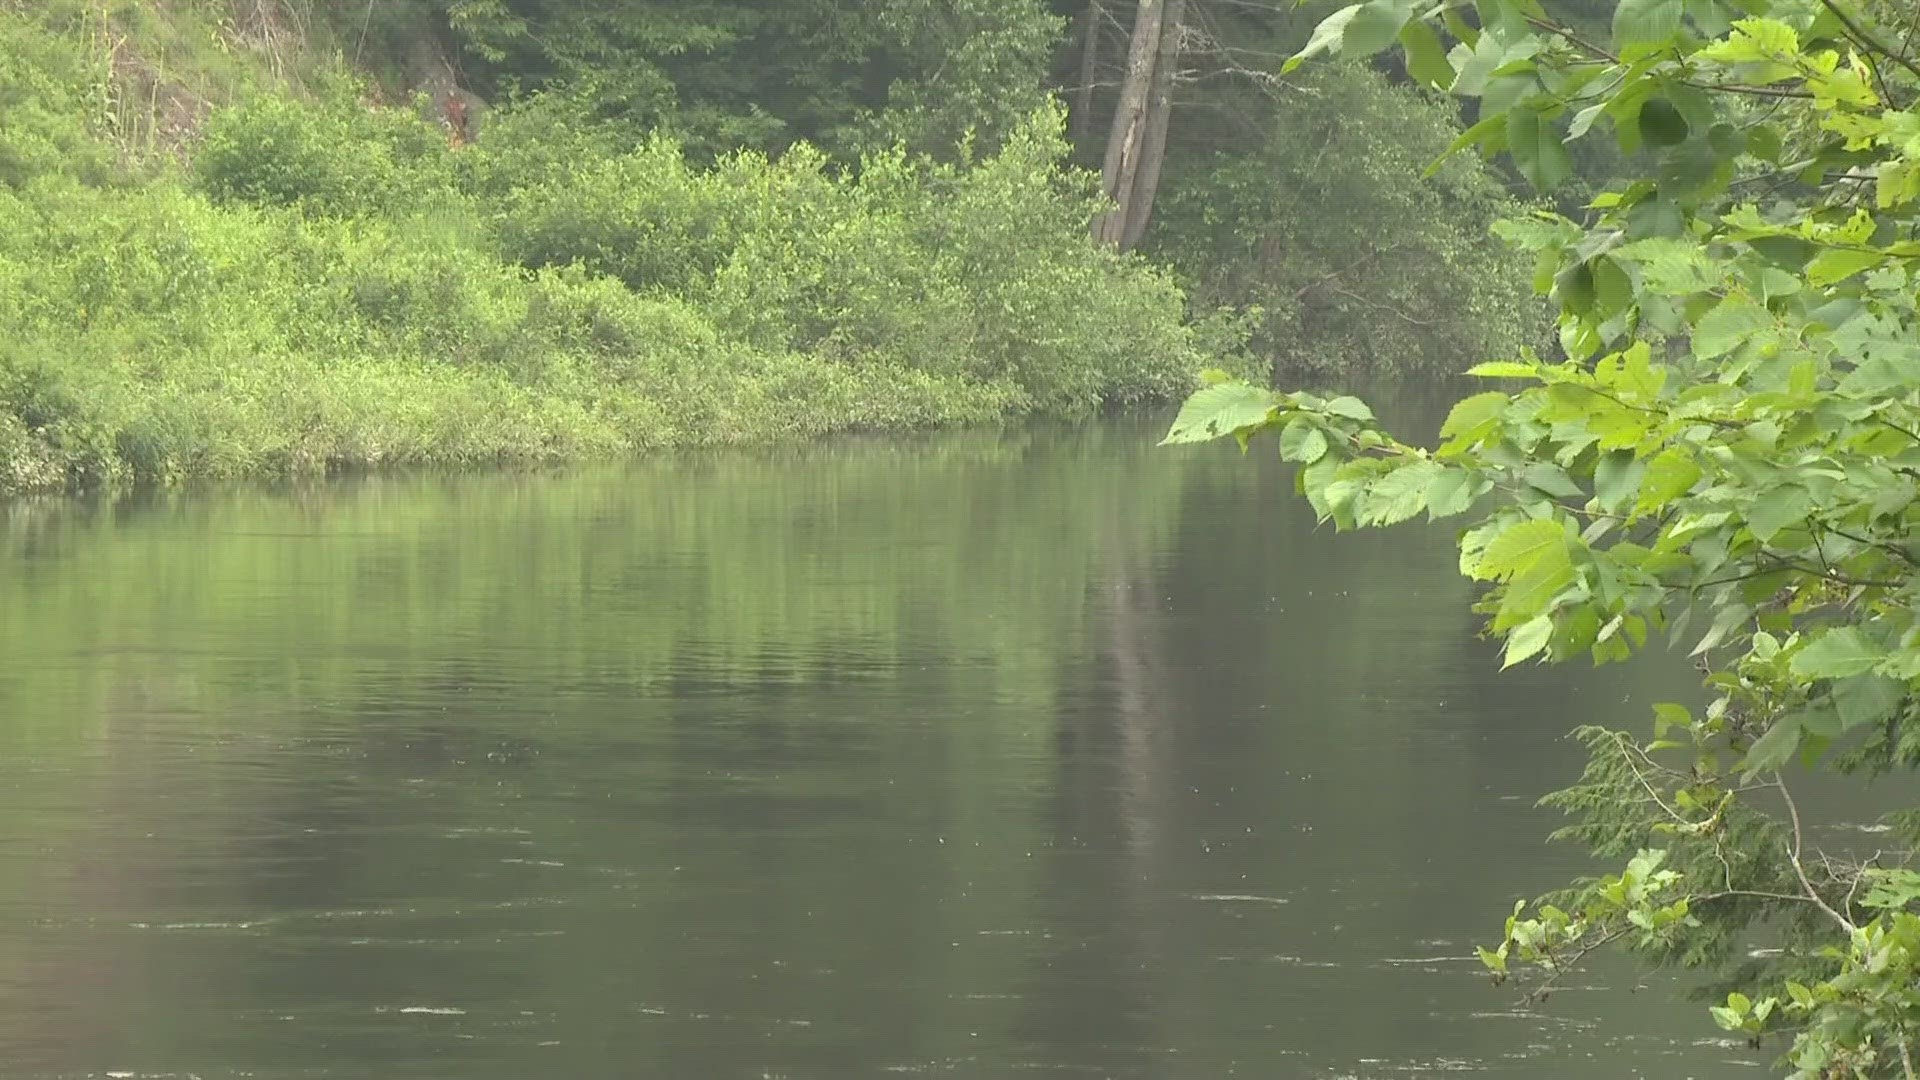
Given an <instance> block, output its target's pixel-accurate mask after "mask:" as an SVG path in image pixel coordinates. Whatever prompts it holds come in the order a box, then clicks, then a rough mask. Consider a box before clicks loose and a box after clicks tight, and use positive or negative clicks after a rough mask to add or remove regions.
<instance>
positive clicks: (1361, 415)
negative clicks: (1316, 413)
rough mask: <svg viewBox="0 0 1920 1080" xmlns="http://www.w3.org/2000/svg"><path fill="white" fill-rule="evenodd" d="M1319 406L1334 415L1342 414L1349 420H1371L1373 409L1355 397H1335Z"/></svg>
mask: <svg viewBox="0 0 1920 1080" xmlns="http://www.w3.org/2000/svg"><path fill="white" fill-rule="evenodd" d="M1321 408H1322V409H1323V410H1325V411H1326V412H1329V413H1331V414H1333V415H1334V416H1344V417H1346V418H1347V419H1349V420H1371V419H1373V410H1372V409H1369V408H1367V403H1366V402H1364V401H1361V400H1360V399H1359V398H1357V397H1337V398H1334V399H1333V400H1332V401H1329V402H1327V403H1326V404H1325V405H1322V406H1321Z"/></svg>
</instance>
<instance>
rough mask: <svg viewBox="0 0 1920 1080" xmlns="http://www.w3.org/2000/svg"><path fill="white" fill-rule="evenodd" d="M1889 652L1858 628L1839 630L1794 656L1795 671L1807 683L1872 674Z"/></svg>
mask: <svg viewBox="0 0 1920 1080" xmlns="http://www.w3.org/2000/svg"><path fill="white" fill-rule="evenodd" d="M1884 659H1886V650H1884V649H1882V648H1881V647H1880V643H1879V642H1877V641H1874V640H1873V639H1872V638H1870V637H1868V636H1867V635H1866V634H1865V633H1864V632H1863V631H1861V630H1860V629H1859V628H1858V627H1853V626H1837V627H1834V628H1833V629H1831V630H1829V631H1827V632H1826V633H1824V634H1822V635H1820V636H1819V637H1817V638H1814V639H1813V641H1812V642H1811V643H1810V644H1808V645H1807V647H1806V648H1804V649H1801V650H1800V651H1799V652H1798V653H1795V654H1794V657H1793V663H1792V665H1791V666H1792V670H1793V673H1794V674H1795V675H1798V676H1800V677H1801V678H1804V679H1844V678H1846V677H1848V676H1850V675H1859V674H1861V673H1862V672H1865V671H1870V670H1872V668H1873V666H1874V665H1875V664H1878V663H1879V662H1880V661H1882V660H1884Z"/></svg>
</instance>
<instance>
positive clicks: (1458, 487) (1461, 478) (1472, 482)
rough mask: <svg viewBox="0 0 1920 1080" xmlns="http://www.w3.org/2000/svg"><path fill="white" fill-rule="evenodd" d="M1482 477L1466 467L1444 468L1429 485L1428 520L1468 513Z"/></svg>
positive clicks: (1476, 495) (1477, 493)
mask: <svg viewBox="0 0 1920 1080" xmlns="http://www.w3.org/2000/svg"><path fill="white" fill-rule="evenodd" d="M1479 486H1480V478H1479V477H1477V476H1475V475H1474V474H1473V473H1471V472H1468V471H1467V470H1465V469H1443V470H1441V471H1440V472H1439V473H1438V474H1436V475H1435V476H1434V478H1433V483H1432V484H1429V485H1428V486H1427V520H1428V521H1437V520H1439V519H1440V518H1443V517H1452V516H1453V515H1455V514H1463V513H1466V511H1467V508H1468V507H1470V506H1472V505H1473V500H1474V499H1475V498H1477V497H1478V495H1479V492H1478V491H1476V490H1475V489H1476V488H1478V487H1479Z"/></svg>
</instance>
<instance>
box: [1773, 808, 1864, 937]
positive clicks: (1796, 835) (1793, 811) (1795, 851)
mask: <svg viewBox="0 0 1920 1080" xmlns="http://www.w3.org/2000/svg"><path fill="white" fill-rule="evenodd" d="M1773 786H1774V787H1776V788H1778V789H1779V790H1780V798H1781V799H1782V800H1783V801H1784V802H1785V803H1786V804H1787V817H1788V818H1790V819H1791V820H1792V822H1793V847H1792V848H1791V849H1790V850H1789V851H1788V856H1789V859H1788V861H1790V862H1791V863H1792V864H1793V873H1794V876H1796V877H1798V878H1799V879H1800V887H1801V888H1803V889H1805V890H1806V891H1807V899H1809V900H1812V901H1813V902H1814V903H1815V904H1817V905H1819V907H1820V910H1821V911H1824V912H1826V913H1827V914H1828V915H1829V916H1831V917H1832V919H1833V921H1834V922H1836V923H1839V924H1840V928H1841V929H1842V930H1845V931H1846V932H1847V934H1848V935H1849V936H1851V935H1852V934H1853V932H1854V925H1853V923H1851V922H1849V921H1848V920H1847V917H1846V916H1845V915H1842V914H1840V913H1839V912H1838V911H1835V910H1834V909H1833V905H1832V904H1829V903H1827V901H1826V900H1825V899H1824V898H1823V897H1822V896H1821V895H1820V892H1819V890H1817V889H1815V888H1814V887H1813V882H1811V881H1809V880H1807V868H1806V867H1804V866H1802V865H1801V864H1800V851H1801V833H1800V807H1799V806H1798V805H1797V804H1795V803H1794V801H1793V792H1791V791H1788V790H1787V782H1786V781H1785V780H1782V779H1781V778H1780V774H1779V773H1778V772H1776V773H1774V774H1773Z"/></svg>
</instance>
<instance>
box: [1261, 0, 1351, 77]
mask: <svg viewBox="0 0 1920 1080" xmlns="http://www.w3.org/2000/svg"><path fill="white" fill-rule="evenodd" d="M1360 7H1361V5H1359V4H1348V5H1347V6H1346V7H1343V8H1341V9H1340V10H1339V11H1336V12H1334V13H1333V14H1331V15H1329V16H1327V17H1326V18H1324V19H1322V20H1320V25H1319V26H1316V27H1314V28H1313V36H1312V37H1309V38H1308V39H1307V43H1306V45H1305V46H1304V47H1302V48H1301V50H1300V51H1299V52H1297V53H1294V54H1293V55H1292V56H1291V57H1289V58H1288V59H1287V62H1286V63H1284V64H1282V65H1280V74H1282V75H1285V74H1287V73H1288V72H1290V71H1292V70H1293V69H1295V68H1297V67H1299V66H1300V65H1301V64H1302V63H1303V62H1305V61H1306V60H1308V59H1310V58H1312V57H1315V56H1319V55H1320V54H1322V53H1332V52H1339V51H1340V43H1341V40H1342V39H1343V38H1345V37H1346V34H1347V24H1348V23H1350V22H1352V21H1353V20H1354V17H1355V16H1356V15H1359V14H1360Z"/></svg>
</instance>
